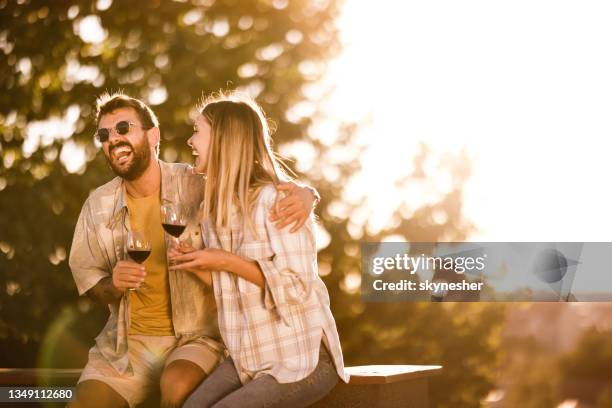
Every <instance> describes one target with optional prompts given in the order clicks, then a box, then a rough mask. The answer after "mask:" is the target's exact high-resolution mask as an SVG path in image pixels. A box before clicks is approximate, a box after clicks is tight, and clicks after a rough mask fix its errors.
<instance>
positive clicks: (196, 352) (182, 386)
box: [159, 340, 221, 408]
mask: <svg viewBox="0 0 612 408" xmlns="http://www.w3.org/2000/svg"><path fill="white" fill-rule="evenodd" d="M220 359H221V353H220V352H219V351H217V350H215V349H212V348H211V347H210V346H208V345H207V344H205V343H203V342H201V341H198V340H195V341H193V342H190V343H187V344H183V345H182V346H179V347H177V348H175V349H174V350H172V352H170V354H169V355H168V357H167V358H166V366H165V367H164V369H163V371H162V374H161V378H160V384H159V385H160V387H159V388H160V391H161V398H162V407H163V408H174V407H180V406H181V405H183V402H185V400H186V399H187V397H188V396H189V394H191V392H192V391H193V390H194V389H195V388H196V387H197V386H198V385H199V384H200V383H201V382H202V381H203V380H204V378H206V376H207V375H208V374H210V372H211V371H213V369H214V368H215V367H216V366H217V364H219V360H220Z"/></svg>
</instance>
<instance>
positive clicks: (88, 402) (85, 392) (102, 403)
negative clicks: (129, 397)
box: [68, 380, 128, 408]
mask: <svg viewBox="0 0 612 408" xmlns="http://www.w3.org/2000/svg"><path fill="white" fill-rule="evenodd" d="M125 407H128V403H127V401H126V400H125V399H124V398H123V397H122V396H121V395H119V394H118V393H117V392H116V391H115V390H113V388H112V387H111V386H109V385H108V384H105V383H103V382H102V381H97V380H85V381H83V382H80V383H79V384H77V387H76V395H75V398H74V399H73V400H72V401H71V402H70V403H68V408H125Z"/></svg>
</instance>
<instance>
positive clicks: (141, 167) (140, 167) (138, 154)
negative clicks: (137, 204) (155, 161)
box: [106, 137, 151, 181]
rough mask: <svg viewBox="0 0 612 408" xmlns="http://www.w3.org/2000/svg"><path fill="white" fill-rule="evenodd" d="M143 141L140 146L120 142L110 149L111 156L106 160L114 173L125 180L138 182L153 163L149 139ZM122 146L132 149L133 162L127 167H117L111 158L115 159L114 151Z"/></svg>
mask: <svg viewBox="0 0 612 408" xmlns="http://www.w3.org/2000/svg"><path fill="white" fill-rule="evenodd" d="M143 140H144V141H143V142H142V143H141V144H140V146H132V145H131V144H129V143H128V142H120V143H117V144H116V145H114V146H112V147H111V148H109V151H108V153H109V155H108V156H107V157H106V160H107V161H108V164H109V165H110V168H111V169H112V170H113V173H115V174H116V175H117V176H119V177H121V178H122V179H124V180H127V181H132V180H136V179H137V178H138V177H140V176H141V175H142V174H143V173H144V172H145V170H146V169H147V167H149V163H150V162H151V148H150V146H149V141H148V140H147V138H146V137H144V138H143ZM121 146H127V147H129V148H130V149H132V161H131V162H130V163H129V165H128V166H127V167H122V166H117V165H116V164H115V162H114V161H113V160H112V159H111V157H113V150H114V149H116V148H118V147H121Z"/></svg>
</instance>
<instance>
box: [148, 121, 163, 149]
mask: <svg viewBox="0 0 612 408" xmlns="http://www.w3.org/2000/svg"><path fill="white" fill-rule="evenodd" d="M147 137H148V138H149V145H151V146H153V147H154V148H155V150H156V151H157V147H158V146H159V141H160V139H161V133H160V132H159V128H158V127H153V128H151V129H149V130H147Z"/></svg>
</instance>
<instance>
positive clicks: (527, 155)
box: [0, 0, 612, 407]
mask: <svg viewBox="0 0 612 408" xmlns="http://www.w3.org/2000/svg"><path fill="white" fill-rule="evenodd" d="M611 18H612V6H610V5H609V4H607V3H606V2H603V1H592V2H588V3H584V2H578V1H565V2H546V1H542V0H536V1H523V0H519V1H515V2H511V3H507V2H504V3H502V2H491V1H473V0H471V1H466V2H451V1H433V2H396V1H392V0H384V1H383V0H381V1H378V2H376V3H372V2H365V1H360V0H345V1H340V0H301V1H297V0H296V1H289V0H256V1H247V0H244V1H241V0H199V1H196V0H193V1H188V0H182V1H169V0H168V1H161V0H148V1H144V0H141V1H129V2H128V1H117V0H115V1H112V0H98V1H78V0H67V1H62V2H51V1H33V0H16V1H14V0H0V62H1V63H0V155H1V160H0V350H1V351H2V352H0V367H55V368H61V367H82V366H83V365H84V364H85V361H86V358H87V351H88V349H89V347H91V345H92V344H93V338H94V337H95V335H96V334H97V333H98V332H99V330H100V329H101V327H102V324H103V322H104V321H105V320H106V313H107V311H106V310H105V309H104V308H103V307H101V306H98V305H95V304H93V303H92V302H91V301H90V300H89V299H87V298H81V299H79V298H78V296H77V292H76V288H75V286H74V282H73V280H72V276H71V273H70V270H69V268H68V265H67V254H68V253H69V250H70V242H71V239H72V233H73V230H74V225H75V222H76V218H77V216H78V213H79V211H80V208H81V205H82V204H83V202H84V200H85V198H86V196H87V194H88V193H89V191H91V190H92V189H93V188H95V187H97V186H99V185H101V184H103V183H104V182H106V181H107V180H109V179H110V178H111V177H112V174H111V172H110V170H109V169H108V168H107V165H106V163H105V160H104V158H103V156H102V154H101V153H100V152H99V146H96V145H95V144H94V141H93V137H92V135H93V132H94V123H93V114H94V111H93V109H94V106H95V99H96V97H97V96H98V95H99V94H101V93H102V92H104V91H107V90H109V91H117V90H123V91H124V92H126V93H128V94H129V95H132V96H135V97H138V98H142V99H143V100H145V101H146V102H148V103H149V104H150V105H151V106H152V108H153V109H154V111H155V112H156V113H157V115H158V117H159V119H160V122H161V130H162V138H163V142H162V146H161V158H162V159H164V160H166V161H183V162H191V160H192V157H191V155H190V151H189V149H187V147H186V140H187V138H188V137H189V136H190V130H191V126H192V119H191V118H193V113H194V106H195V105H196V104H197V102H198V101H199V99H200V98H201V97H202V96H203V95H205V94H207V93H209V92H212V91H216V90H219V89H239V90H241V91H243V92H245V93H247V94H249V95H251V96H253V97H255V98H256V99H257V101H258V102H259V103H260V104H261V105H262V106H263V107H264V109H265V111H266V112H267V114H268V116H269V117H270V118H271V119H272V120H274V122H276V124H277V129H278V130H277V132H276V134H275V135H274V140H275V148H276V149H277V150H278V151H279V152H280V153H282V154H283V155H284V156H285V157H287V158H288V159H290V163H291V166H292V167H293V168H294V169H295V171H296V173H297V174H298V175H299V178H300V180H302V181H304V182H307V183H309V184H311V185H313V186H315V187H316V188H317V189H318V190H319V191H320V193H321V195H322V201H321V203H320V205H319V206H318V209H317V214H318V215H319V217H320V224H321V226H320V229H319V236H318V238H319V249H320V252H319V272H320V274H321V276H322V277H323V279H324V281H325V283H326V284H327V287H328V289H329V292H330V295H331V299H332V310H333V312H334V315H335V317H336V320H337V323H338V327H339V331H340V336H341V339H342V345H343V349H344V353H345V358H346V363H347V364H348V365H362V364H441V365H443V366H444V373H443V375H441V376H439V377H437V378H435V379H434V380H433V385H432V388H431V396H430V398H431V400H432V402H433V404H434V406H439V407H476V406H487V407H498V406H508V407H516V406H523V407H556V406H561V407H577V406H581V407H589V406H592V407H595V406H604V407H605V406H612V370H611V369H610V367H612V305H610V304H605V303H591V304H589V303H583V304H561V303H559V304H536V303H534V304H517V303H514V304H502V303H496V304H484V303H483V304H476V303H434V304H428V303H364V302H362V301H361V299H360V284H361V277H360V258H359V255H360V254H359V242H361V241H385V240H386V241H393V240H408V241H425V242H437V241H462V240H472V241H478V240H480V241H597V240H601V241H606V240H608V241H609V231H611V230H612V218H611V217H609V216H607V215H606V214H607V213H608V212H609V208H611V207H610V205H611V204H612V195H611V192H610V189H609V188H608V187H606V185H605V184H604V183H603V181H604V174H605V173H606V172H607V173H609V171H610V170H611V162H610V160H609V159H608V155H609V151H610V146H611V143H612V142H610V140H611V139H610V137H609V136H610V134H611V131H612V129H611V128H612V121H610V112H611V109H612V98H610V95H612V77H611V76H610V74H609V73H610V72H612V54H610V53H609V45H610V44H609V43H610V38H612V26H611V25H610V24H608V22H609V21H610V19H611Z"/></svg>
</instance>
